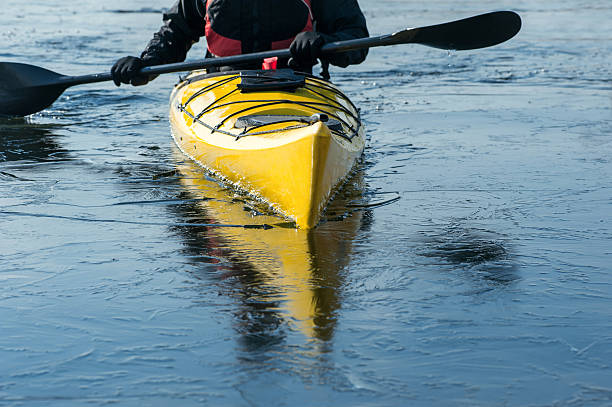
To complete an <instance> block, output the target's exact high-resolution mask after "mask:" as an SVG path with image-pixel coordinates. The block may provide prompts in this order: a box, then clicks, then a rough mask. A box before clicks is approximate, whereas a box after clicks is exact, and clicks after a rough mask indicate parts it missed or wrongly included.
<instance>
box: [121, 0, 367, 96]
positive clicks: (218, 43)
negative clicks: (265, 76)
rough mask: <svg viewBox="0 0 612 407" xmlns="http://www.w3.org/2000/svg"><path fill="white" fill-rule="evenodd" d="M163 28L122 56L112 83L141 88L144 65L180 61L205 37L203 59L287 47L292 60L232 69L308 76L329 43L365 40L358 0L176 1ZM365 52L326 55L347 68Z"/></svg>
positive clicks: (325, 62) (146, 79)
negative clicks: (131, 53)
mask: <svg viewBox="0 0 612 407" xmlns="http://www.w3.org/2000/svg"><path fill="white" fill-rule="evenodd" d="M163 21H164V24H163V26H162V27H161V29H160V30H159V31H158V32H157V33H155V34H154V36H153V39H151V41H150V42H149V44H148V45H147V47H146V48H145V50H144V51H143V52H142V54H141V55H140V57H134V56H126V57H123V58H121V59H119V60H117V62H115V64H114V65H113V67H112V68H111V75H112V78H113V82H115V84H116V85H117V86H120V85H121V83H126V84H132V85H134V86H139V85H144V84H146V83H148V82H149V81H150V80H152V79H153V78H155V76H142V75H139V74H138V72H139V71H140V69H141V68H143V67H147V66H154V65H161V64H168V63H174V62H181V61H184V60H185V58H186V56H187V52H188V51H189V49H190V48H191V46H192V45H193V44H194V43H196V42H198V40H199V39H200V38H201V37H206V42H207V48H208V49H207V52H206V57H207V58H215V57H225V56H230V55H238V54H247V53H253V52H261V51H268V50H274V49H284V48H290V50H291V55H292V57H291V58H289V59H288V60H287V59H281V60H273V61H267V60H266V61H259V62H258V63H251V64H243V65H239V66H223V67H218V68H209V70H208V71H209V72H215V71H229V70H236V69H261V68H262V62H263V63H264V67H266V68H286V67H290V68H292V69H294V70H296V71H300V72H306V73H312V67H313V66H314V65H316V64H317V59H318V58H319V57H320V50H321V47H322V46H323V45H324V44H326V43H329V42H334V41H343V40H350V39H356V38H363V37H367V36H368V35H369V34H368V29H367V27H366V20H365V17H364V15H363V13H362V12H361V9H360V8H359V4H358V3H357V0H178V1H177V2H176V3H175V4H174V5H173V6H172V7H171V8H170V10H168V12H166V13H164V15H163ZM367 52H368V50H367V48H364V49H360V50H354V51H346V52H342V53H335V54H332V55H326V56H325V58H324V59H322V61H321V63H322V67H323V71H322V76H323V77H327V78H329V74H328V73H327V68H328V66H329V64H332V65H336V66H339V67H343V68H344V67H347V66H348V65H352V64H359V63H361V62H363V61H364V60H365V58H366V55H367Z"/></svg>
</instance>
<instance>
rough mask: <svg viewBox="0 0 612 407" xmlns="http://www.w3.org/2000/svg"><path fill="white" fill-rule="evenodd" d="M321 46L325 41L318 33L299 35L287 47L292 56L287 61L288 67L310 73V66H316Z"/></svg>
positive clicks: (308, 32)
mask: <svg viewBox="0 0 612 407" xmlns="http://www.w3.org/2000/svg"><path fill="white" fill-rule="evenodd" d="M323 44H325V40H324V39H323V36H322V35H321V34H319V33H316V32H314V31H304V32H301V33H299V34H298V35H297V36H296V37H295V39H294V40H293V42H292V43H291V46H290V47H289V50H290V51H291V56H292V57H291V59H289V66H290V67H291V68H293V69H297V70H301V71H305V70H307V71H310V70H311V69H312V66H313V65H316V64H317V58H318V57H319V56H320V54H321V47H322V46H323Z"/></svg>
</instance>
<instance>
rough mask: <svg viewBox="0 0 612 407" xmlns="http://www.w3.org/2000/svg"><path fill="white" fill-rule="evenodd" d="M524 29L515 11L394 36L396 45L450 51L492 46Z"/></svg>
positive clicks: (418, 29) (484, 15)
mask: <svg viewBox="0 0 612 407" xmlns="http://www.w3.org/2000/svg"><path fill="white" fill-rule="evenodd" d="M520 29H521V17H520V16H519V15H518V14H516V13H515V12H513V11H494V12H492V13H487V14H481V15H478V16H474V17H470V18H465V19H463V20H457V21H452V22H450V23H445V24H437V25H430V26H428V27H422V28H415V29H409V30H404V31H400V32H398V33H395V34H393V35H392V37H394V38H395V40H396V42H395V43H396V44H407V43H415V44H422V45H427V46H429V47H434V48H442V49H448V50H468V49H478V48H486V47H491V46H493V45H497V44H501V43H502V42H504V41H507V40H509V39H510V38H512V37H514V36H515V35H516V34H517V33H518V32H519V31H520Z"/></svg>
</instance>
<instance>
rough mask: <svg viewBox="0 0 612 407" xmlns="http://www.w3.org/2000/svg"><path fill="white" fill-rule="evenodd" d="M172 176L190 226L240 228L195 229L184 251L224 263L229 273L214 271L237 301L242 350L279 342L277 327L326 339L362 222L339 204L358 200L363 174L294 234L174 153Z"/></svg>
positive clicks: (278, 219) (280, 220)
mask: <svg viewBox="0 0 612 407" xmlns="http://www.w3.org/2000/svg"><path fill="white" fill-rule="evenodd" d="M177 170H178V173H179V177H180V182H181V184H182V185H183V186H184V188H185V189H186V190H187V191H188V195H189V197H190V198H191V199H195V205H193V206H192V208H194V209H195V210H194V211H192V212H191V213H190V214H189V216H190V221H197V222H202V221H205V222H206V223H215V224H219V225H247V227H246V228H243V227H209V228H203V229H197V232H196V233H198V234H200V236H197V237H196V236H193V235H192V236H190V243H189V245H190V246H191V248H192V255H193V251H199V253H200V254H202V253H207V256H209V257H210V256H211V255H212V256H213V257H214V256H215V255H218V258H219V262H220V263H223V262H227V261H229V263H231V265H230V266H229V269H230V270H231V271H230V272H229V273H227V267H226V266H223V264H220V266H219V267H220V268H221V269H225V275H224V278H227V279H230V280H231V281H232V284H233V282H234V281H236V282H237V283H236V284H235V285H234V286H232V290H235V289H236V286H238V287H239V291H240V292H239V293H238V294H237V297H239V298H240V302H241V303H242V304H243V305H244V306H245V308H244V309H242V310H241V311H240V315H238V316H237V320H238V325H239V327H238V329H239V330H240V331H241V333H242V334H243V336H244V339H247V338H248V340H247V342H249V343H248V346H249V347H252V346H255V347H257V346H258V342H260V343H263V342H266V343H267V344H268V345H269V344H270V343H271V342H272V343H273V342H274V339H275V338H274V337H276V339H282V338H280V337H282V336H283V335H284V334H281V333H280V332H279V330H280V331H282V330H283V329H284V328H283V327H289V329H290V330H291V331H299V332H301V333H302V334H303V335H305V336H306V337H308V338H316V339H320V340H324V341H327V340H329V339H331V338H332V336H333V331H334V326H335V323H336V322H335V321H336V313H337V310H338V309H339V308H340V300H339V298H340V297H339V290H340V289H341V287H342V284H343V277H344V272H345V270H346V268H347V267H348V265H349V263H350V260H351V249H352V242H353V241H354V239H355V236H356V235H357V233H358V232H359V230H360V227H361V226H362V218H363V217H364V216H363V215H364V214H363V212H362V211H353V212H351V211H350V210H348V209H347V203H349V202H350V201H351V200H354V199H358V200H361V199H362V196H363V173H362V172H357V174H355V175H354V176H353V177H352V178H351V179H350V181H349V182H347V184H346V185H345V187H344V188H343V189H342V190H341V191H340V193H339V194H338V196H337V197H336V198H335V199H334V200H332V202H330V205H329V206H328V208H327V211H326V214H327V215H326V216H325V215H324V217H323V220H322V222H321V224H320V225H319V226H318V227H317V228H315V229H312V230H301V229H296V228H295V225H294V224H293V223H287V221H286V220H285V219H284V218H282V217H280V216H275V215H273V214H270V213H269V212H268V213H265V212H263V211H264V210H265V209H264V208H265V207H266V205H261V211H260V208H259V205H258V203H257V202H255V201H253V200H251V199H249V198H246V197H244V195H240V194H239V193H237V192H236V191H234V190H232V189H231V188H224V187H222V186H221V185H220V184H219V183H217V182H216V181H214V180H212V179H210V178H209V177H208V176H207V175H206V174H205V173H204V171H203V170H202V168H201V167H199V166H197V165H196V164H194V163H192V162H191V161H188V160H187V159H184V157H183V156H182V155H181V153H180V152H177ZM194 217H195V218H197V219H195V218H194ZM187 229H189V230H191V232H188V233H193V232H194V228H187ZM197 244H200V245H206V246H207V247H206V248H202V247H197V246H194V245H197ZM211 246H213V247H212V248H211ZM203 249H205V250H203ZM232 295H236V293H232ZM270 336H272V337H270Z"/></svg>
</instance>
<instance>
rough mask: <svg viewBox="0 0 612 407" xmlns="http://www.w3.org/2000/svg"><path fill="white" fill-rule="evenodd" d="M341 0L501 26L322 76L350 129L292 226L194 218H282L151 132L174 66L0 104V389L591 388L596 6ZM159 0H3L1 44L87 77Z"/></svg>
mask: <svg viewBox="0 0 612 407" xmlns="http://www.w3.org/2000/svg"><path fill="white" fill-rule="evenodd" d="M534 3H536V4H534ZM361 4H362V8H363V9H364V11H365V13H366V15H367V17H368V22H369V27H370V31H371V32H372V33H373V34H382V33H386V32H390V31H393V30H395V29H398V28H402V27H404V26H406V25H408V26H420V25H426V24H435V23H439V22H443V21H450V20H453V19H455V18H458V17H465V16H469V15H473V14H478V13H481V12H485V11H489V10H491V9H492V8H496V9H514V10H515V11H518V12H519V13H520V14H521V16H522V17H523V22H524V27H523V30H522V32H521V33H520V34H519V36H518V37H517V38H515V39H513V40H512V41H510V42H508V43H506V44H504V45H501V46H498V47H495V48H490V49H486V50H479V51H470V52H456V53H450V54H448V53H446V52H444V51H440V50H435V49H428V48H425V47H419V46H400V47H389V48H380V49H375V50H371V52H370V55H369V58H368V61H367V62H366V63H364V64H362V65H360V66H356V67H351V68H350V69H347V70H344V71H342V70H339V69H335V70H333V71H332V75H333V78H334V81H335V82H336V83H337V84H338V85H339V86H340V87H341V88H342V89H343V90H344V91H345V92H346V93H347V94H348V95H350V96H351V98H352V99H353V101H354V102H355V104H357V105H358V106H360V107H361V108H362V113H363V118H364V120H365V123H366V126H367V129H368V136H369V142H368V147H367V149H366V152H365V155H364V159H363V164H362V165H361V167H360V169H359V170H358V171H357V174H356V176H355V178H354V179H353V180H352V181H351V182H350V185H349V186H348V187H347V188H346V189H345V190H344V192H343V193H342V194H341V195H340V196H338V197H337V199H336V200H335V201H334V202H333V203H332V205H331V207H330V209H329V211H328V213H327V215H326V220H327V221H326V222H325V223H324V224H323V225H321V227H320V228H318V229H317V230H315V231H314V232H312V233H310V234H307V233H304V232H302V231H295V230H293V229H290V228H288V229H287V228H282V227H278V226H277V227H275V228H273V229H269V230H263V229H243V228H233V227H210V226H206V224H211V223H215V224H221V225H226V226H229V225H245V224H248V225H254V224H261V223H271V224H279V223H281V222H282V219H279V218H275V217H270V216H268V215H257V214H258V213H260V212H261V208H258V207H257V205H256V204H254V203H252V202H249V201H248V200H245V199H244V197H242V196H240V195H239V194H236V193H235V192H234V191H230V190H226V189H224V188H223V187H222V186H219V185H218V184H216V183H215V182H213V181H211V180H209V179H206V177H204V176H203V175H202V174H201V173H200V172H199V171H198V170H197V168H194V167H193V166H191V165H190V164H189V163H188V162H185V161H184V160H183V158H182V157H181V155H180V154H179V153H177V152H176V149H174V148H173V147H172V142H171V137H170V134H169V126H168V122H167V97H168V95H169V92H170V89H171V86H172V84H173V83H175V82H176V81H177V75H166V76H163V77H161V78H158V79H157V80H156V81H154V82H153V83H151V84H149V85H147V86H146V87H141V88H130V87H121V88H115V87H114V86H112V85H110V84H97V85H88V86H82V87H76V88H71V89H69V90H68V91H66V92H65V94H64V95H63V96H62V97H61V98H60V99H59V100H58V101H57V102H56V103H55V104H54V105H53V106H52V107H51V108H50V109H48V110H46V111H44V112H42V113H40V114H36V115H34V116H32V117H30V118H27V119H25V120H17V119H14V120H3V121H1V122H0V135H1V136H0V180H1V183H0V211H1V213H0V236H1V240H0V260H1V263H0V264H1V265H2V268H1V269H0V282H1V283H2V284H1V286H2V288H1V289H0V321H1V323H0V329H1V333H2V334H1V335H0V359H1V360H2V363H1V367H0V405H7V406H13V405H14V406H21V405H24V406H25V405H27V406H37V405H40V406H47V405H62V406H66V405H75V406H76V405H84V404H89V405H106V404H110V403H117V404H119V405H159V406H163V405H168V404H170V403H178V404H180V405H202V404H205V405H208V404H210V405H217V406H252V405H278V406H282V405H313V406H314V405H347V406H348V405H360V406H389V405H397V406H399V405H407V404H411V405H430V404H431V405H449V406H450V405H453V406H455V405H465V406H468V405H469V406H472V405H483V406H490V405H517V406H518V405H520V406H523V405H532V406H545V405H570V406H588V405H593V406H601V405H612V386H610V383H612V373H611V371H610V361H611V360H612V328H611V326H610V323H609V321H610V318H611V317H612V311H611V309H612V308H611V307H610V305H609V304H610V300H611V299H612V277H611V274H610V271H611V270H610V261H611V258H612V256H611V255H612V250H611V248H610V247H611V245H610V242H611V238H612V227H611V224H610V213H611V210H612V200H611V196H612V195H611V192H612V185H611V181H610V180H611V179H612V165H611V164H610V157H611V153H612V145H611V143H610V135H611V133H612V106H611V105H612V93H611V83H610V78H611V77H612V68H611V65H610V54H611V52H612V45H611V44H612V41H611V40H612V28H611V27H612V26H610V24H609V21H610V19H611V18H612V9H610V7H609V4H608V2H607V1H603V0H599V1H597V0H593V1H579V2H576V1H568V0H555V1H553V2H547V3H542V2H527V1H519V2H512V3H511V2H508V1H502V2H495V4H492V3H491V2H485V1H478V2H470V4H469V5H465V4H462V3H457V2H451V1H437V2H434V3H431V2H430V3H427V4H426V3H423V2H417V1H412V0H411V1H401V2H400V1H382V2H381V1H378V2H375V1H370V0H368V1H366V0H363V1H362V2H361ZM168 5H169V4H168V2H166V1H161V0H156V1H153V2H151V1H146V2H145V1H142V0H139V1H131V2H128V3H126V2H118V1H107V2H102V3H101V2H93V1H86V2H84V3H83V4H82V5H80V6H79V7H77V6H75V5H70V4H68V5H66V4H64V3H61V2H58V1H47V2H44V4H43V3H41V2H37V3H35V4H28V5H24V4H23V3H22V2H17V1H14V0H4V2H3V9H4V12H3V13H2V16H0V23H1V24H0V27H2V28H1V29H0V58H1V59H2V60H5V61H15V62H26V63H33V64H36V65H39V66H44V67H46V68H49V69H52V70H55V71H58V72H61V73H65V74H89V73H94V72H98V71H100V72H101V71H105V70H107V69H108V67H109V66H110V65H111V64H112V62H113V61H114V60H115V59H117V58H119V57H120V56H123V55H124V54H126V53H131V54H136V53H138V52H139V51H140V49H141V48H142V47H143V46H144V45H145V44H146V42H147V40H148V38H149V36H150V35H151V33H152V32H154V31H155V30H156V29H157V27H158V26H159V23H160V15H159V12H161V11H162V10H163V9H164V8H165V7H167V6H168ZM202 53H203V46H202V44H197V46H196V47H195V48H194V49H193V50H192V52H191V54H190V56H191V57H192V58H196V57H199V56H201V55H202ZM396 197H399V198H400V199H399V200H394V199H393V198H396ZM389 200H391V202H388V204H386V205H377V204H378V203H385V202H387V201H389ZM202 224H204V225H202Z"/></svg>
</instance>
